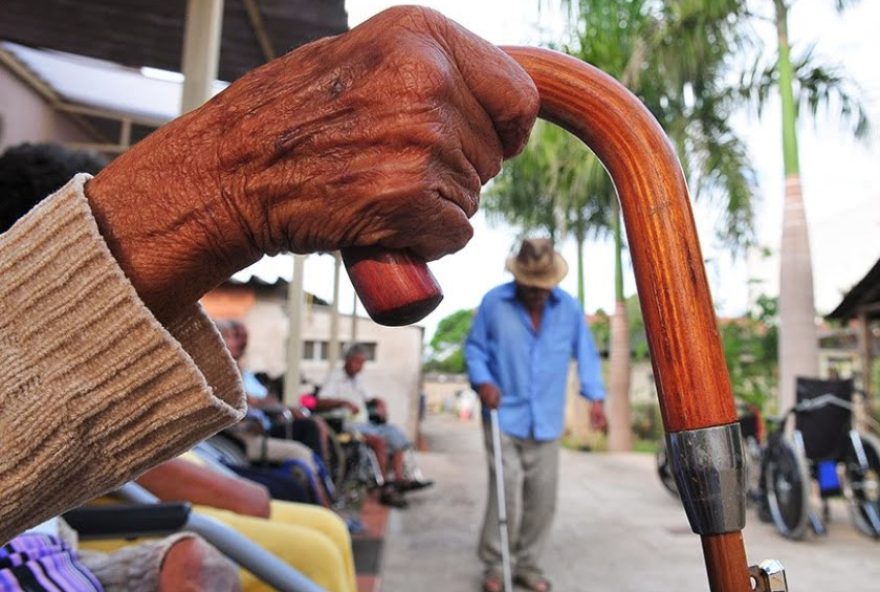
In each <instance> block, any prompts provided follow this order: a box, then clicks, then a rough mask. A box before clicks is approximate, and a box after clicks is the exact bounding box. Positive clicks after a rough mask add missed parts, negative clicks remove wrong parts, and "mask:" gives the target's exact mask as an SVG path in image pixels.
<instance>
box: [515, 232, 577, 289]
mask: <svg viewBox="0 0 880 592" xmlns="http://www.w3.org/2000/svg"><path fill="white" fill-rule="evenodd" d="M505 267H506V268H507V270H508V271H509V272H511V273H512V274H513V277H514V278H516V281H517V283H518V284H522V285H523V286H533V287H535V288H544V289H545V290H550V289H552V288H555V287H556V285H557V284H559V282H561V281H562V278H564V277H565V276H566V274H568V263H566V261H565V259H564V258H563V257H562V255H560V254H559V253H558V252H557V251H555V250H553V243H551V242H550V240H549V239H546V238H527V239H524V240H523V242H522V246H521V247H520V248H519V253H517V254H516V256H515V257H508V258H507V265H506V266H505Z"/></svg>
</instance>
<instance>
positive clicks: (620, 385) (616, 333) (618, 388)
mask: <svg viewBox="0 0 880 592" xmlns="http://www.w3.org/2000/svg"><path fill="white" fill-rule="evenodd" d="M612 215H613V216H614V299H615V305H614V315H613V316H612V317H611V346H610V349H611V353H610V362H609V365H610V368H609V377H608V391H609V393H610V397H611V405H610V409H609V416H608V449H609V450H610V451H612V452H626V451H629V450H632V420H631V412H630V401H629V375H630V352H629V323H628V322H627V318H626V300H625V299H624V297H623V235H622V232H621V228H620V226H621V224H620V205H619V204H618V202H617V200H614V201H613V202H612Z"/></svg>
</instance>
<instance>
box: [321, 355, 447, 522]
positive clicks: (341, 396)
mask: <svg viewBox="0 0 880 592" xmlns="http://www.w3.org/2000/svg"><path fill="white" fill-rule="evenodd" d="M366 361H367V356H366V352H365V351H364V348H363V347H362V346H360V345H352V346H351V347H349V348H348V350H346V352H345V362H344V364H343V365H342V367H341V368H336V369H335V370H333V371H332V372H331V373H330V375H329V376H328V377H327V380H326V381H325V382H324V384H323V385H322V386H321V389H320V391H319V397H318V400H317V403H316V409H317V410H318V411H325V412H326V411H331V410H337V409H338V410H345V411H348V412H349V413H350V420H349V421H348V422H346V424H345V428H346V429H349V430H352V431H354V432H357V433H359V434H362V435H363V436H364V438H365V439H366V442H367V444H368V445H369V446H370V448H372V449H373V451H374V452H375V453H376V457H377V459H378V460H379V467H380V468H381V470H382V473H383V475H386V476H388V467H387V465H388V458H390V459H391V463H392V466H393V468H394V476H395V478H396V480H394V481H389V482H388V483H386V484H385V485H384V486H383V489H382V493H381V495H380V501H382V503H384V504H387V505H391V506H396V507H406V500H404V499H403V493H404V492H406V491H413V490H416V489H422V488H424V487H428V486H430V485H432V484H433V481H429V480H420V479H412V478H410V477H409V476H408V475H407V474H406V470H405V467H404V453H405V452H406V451H407V449H409V448H411V447H412V444H411V443H410V441H409V438H407V437H406V434H404V433H403V431H402V430H401V429H400V428H399V427H397V426H396V425H393V424H390V423H388V410H387V407H386V405H385V402H384V401H383V400H381V399H378V398H372V397H370V396H368V395H367V392H366V389H365V388H364V386H363V384H362V383H361V380H360V377H359V376H358V375H359V374H360V373H361V370H363V368H364V363H365V362H366ZM371 415H372V416H373V419H372V420H371V419H370V416H371Z"/></svg>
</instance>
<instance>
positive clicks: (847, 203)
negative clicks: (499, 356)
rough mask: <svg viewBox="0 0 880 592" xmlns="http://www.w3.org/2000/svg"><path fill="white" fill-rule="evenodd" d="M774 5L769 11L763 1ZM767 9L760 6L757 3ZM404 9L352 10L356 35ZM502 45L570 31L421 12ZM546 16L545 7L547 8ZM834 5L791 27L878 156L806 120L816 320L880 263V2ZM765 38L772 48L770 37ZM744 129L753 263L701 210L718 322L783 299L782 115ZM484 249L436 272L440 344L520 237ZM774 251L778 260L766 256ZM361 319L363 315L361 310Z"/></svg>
mask: <svg viewBox="0 0 880 592" xmlns="http://www.w3.org/2000/svg"><path fill="white" fill-rule="evenodd" d="M761 2H764V3H765V4H769V1H768V0H761ZM758 3H760V2H758ZM394 4H396V3H394V2H384V1H380V0H348V2H347V3H346V7H347V10H348V13H349V23H350V25H351V26H352V27H354V26H355V25H357V24H358V23H360V22H362V21H364V20H366V19H367V18H369V17H370V16H372V15H373V14H376V13H377V12H380V11H381V10H383V9H384V8H387V7H389V6H392V5H394ZM421 4H423V5H425V6H430V7H432V8H436V9H437V10H439V11H441V12H443V13H444V14H445V15H447V16H448V17H450V18H452V19H454V20H456V21H458V22H459V23H461V24H462V25H464V26H465V27H467V28H469V29H470V30H472V31H474V32H475V33H477V34H479V35H481V36H482V37H484V38H486V39H488V40H489V41H492V42H493V43H496V44H528V45H536V44H538V43H539V42H540V41H541V40H546V39H548V36H553V35H557V34H558V32H559V31H561V24H560V23H561V20H560V18H559V15H558V14H555V13H554V12H553V11H550V10H544V12H542V13H540V14H539V13H538V11H537V5H538V2H537V1H536V0H480V1H479V2H475V1H473V0H431V1H427V2H421ZM544 4H545V5H546V4H547V2H544ZM831 5H832V2H831V1H830V0H797V1H796V2H795V6H794V8H793V10H792V13H791V16H790V22H789V29H790V35H791V38H792V43H793V47H794V50H793V53H794V55H795V56H797V55H799V53H800V50H803V49H804V48H806V47H807V46H808V45H809V44H810V43H815V44H816V52H817V54H818V55H819V56H820V57H822V58H823V59H825V60H827V61H829V62H836V63H841V64H843V65H844V66H845V68H846V70H847V71H848V72H849V73H850V74H851V75H852V77H853V78H854V79H855V80H857V81H858V82H859V84H860V86H861V88H862V90H863V96H864V97H865V98H866V102H867V104H868V107H869V113H870V114H871V116H872V118H873V121H874V124H875V128H876V129H875V133H874V134H873V142H872V143H871V144H869V145H865V144H863V143H858V142H856V141H855V140H852V139H851V138H849V137H848V136H847V135H846V133H845V132H844V131H843V130H842V127H841V125H840V123H839V122H838V121H837V119H836V117H833V116H827V117H826V116H822V117H820V118H819V120H818V123H817V124H816V125H813V124H812V123H811V122H809V120H808V119H807V118H804V119H803V120H802V121H801V122H800V123H799V129H798V133H799V138H798V139H799V144H800V160H801V173H802V181H803V191H804V200H805V205H806V212H807V219H808V224H809V227H810V241H811V249H812V256H813V273H814V285H815V301H816V307H817V310H818V312H819V313H820V314H821V313H827V312H829V311H830V310H832V309H833V308H834V307H835V306H836V305H837V304H838V303H839V301H840V298H841V295H842V294H843V293H844V292H845V291H846V290H848V289H849V288H850V287H852V285H854V284H855V283H856V282H857V281H858V280H859V279H861V277H862V276H864V274H865V273H867V271H868V270H869V269H870V267H871V266H872V265H873V264H874V262H875V261H876V260H877V259H878V257H880V133H878V131H877V130H880V69H878V68H877V65H876V58H877V56H880V36H878V35H877V33H876V25H877V23H880V2H877V1H876V0H866V1H864V2H862V3H860V4H859V5H856V6H855V7H854V8H852V9H850V10H849V11H847V12H846V13H844V15H842V16H838V15H837V14H836V13H835V12H834V11H833V10H832V9H831V8H830V7H831ZM759 27H760V28H759V29H758V31H759V32H760V33H761V34H762V36H764V37H765V38H766V39H767V40H768V42H770V43H772V39H773V31H772V29H771V28H770V26H769V25H767V26H759ZM733 122H734V125H735V126H736V128H737V129H738V130H739V132H740V133H741V134H742V136H743V137H744V138H745V140H746V144H747V146H748V149H749V152H750V156H751V158H752V162H753V165H754V166H755V168H756V170H757V173H758V188H757V195H756V198H757V203H758V205H757V208H756V212H757V215H756V227H757V236H758V243H759V245H760V246H761V247H762V249H755V250H754V251H753V252H752V253H750V254H749V255H748V256H743V257H739V258H737V259H736V260H734V259H732V258H731V257H730V255H729V254H728V253H727V252H726V251H725V250H724V249H723V248H720V247H719V245H717V244H716V241H715V239H714V236H715V230H714V220H713V217H712V215H711V210H710V208H709V207H708V206H707V205H705V204H702V203H700V202H697V203H696V204H695V207H694V211H695V217H696V219H697V226H698V232H699V235H700V240H701V244H702V248H703V255H704V259H705V261H706V268H707V273H708V277H709V283H710V286H711V289H712V293H713V297H714V299H715V302H716V307H717V310H718V313H719V314H720V315H722V316H736V315H740V314H743V313H744V312H745V311H746V310H747V308H748V306H749V303H750V302H753V300H754V298H755V297H756V296H757V295H758V294H761V293H765V294H768V295H776V294H778V279H777V277H778V273H779V271H778V264H779V260H778V257H777V255H776V253H777V251H778V247H779V241H780V236H781V220H782V196H783V178H782V177H783V174H782V147H781V133H780V128H781V123H780V117H779V104H778V102H777V101H774V100H771V101H770V102H769V103H768V105H767V107H766V108H765V110H764V113H763V114H762V116H761V118H760V119H758V118H757V116H756V115H755V114H754V113H747V112H743V113H740V114H737V115H736V117H735V118H734V120H733ZM473 225H474V229H475V232H474V238H473V239H472V240H471V242H470V243H469V244H468V245H467V246H466V247H465V248H464V249H463V250H462V251H460V252H459V253H456V254H453V255H450V256H447V257H445V258H443V259H441V260H439V261H436V262H434V263H432V264H431V269H432V271H433V272H434V274H435V276H436V277H437V279H438V281H439V282H440V285H441V286H442V287H443V288H444V292H445V298H444V301H443V302H442V303H441V304H440V306H439V307H438V308H437V310H436V311H435V312H433V313H432V314H431V315H429V316H428V317H427V318H426V319H425V320H424V321H422V322H421V323H420V324H422V325H423V326H425V327H426V329H427V333H428V335H429V336H430V335H431V334H432V333H433V331H434V329H435V327H436V325H437V323H438V322H439V321H440V319H442V318H443V317H445V316H447V315H449V314H451V313H453V312H455V311H456V310H459V309H462V308H474V307H476V306H477V305H478V304H479V302H480V299H481V298H482V296H483V294H485V292H487V291H488V290H489V289H491V288H492V287H494V286H495V285H498V284H500V283H503V282H506V281H509V280H510V279H511V276H510V275H509V274H508V273H506V272H505V271H504V261H505V258H506V257H507V256H509V255H510V254H511V249H512V248H513V247H514V246H515V244H514V243H515V237H516V231H515V230H514V229H512V228H509V227H505V226H503V225H501V226H498V225H496V226H492V225H489V224H487V222H486V220H485V219H484V218H483V216H482V214H481V213H478V214H477V215H476V216H475V218H474V219H473ZM558 248H559V249H560V251H561V252H562V253H563V255H564V256H565V257H566V259H567V260H568V261H569V264H570V268H571V270H572V272H571V273H569V276H568V277H567V278H566V279H565V280H563V282H562V284H561V286H562V287H563V288H564V289H566V290H568V291H569V292H571V293H573V294H574V293H577V285H576V277H575V276H576V274H575V273H574V269H575V262H576V249H575V246H574V244H573V242H569V243H565V244H562V245H558ZM764 249H766V250H769V252H770V255H769V256H763V255H761V254H760V253H759V251H761V250H764ZM585 258H586V276H587V277H586V302H585V308H586V310H587V311H588V312H594V311H595V310H596V309H599V308H602V309H605V310H606V311H609V310H612V309H613V303H614V287H613V286H614V284H613V277H614V270H613V250H612V246H611V243H610V241H598V242H589V243H588V244H587V245H586V248H585ZM291 269H292V264H291V262H290V259H289V257H277V258H274V259H265V260H263V261H261V262H259V263H258V264H256V265H255V266H253V267H252V268H249V269H248V270H246V271H245V272H243V274H241V275H240V277H242V276H247V275H249V274H251V273H257V274H258V275H260V276H262V277H264V278H267V279H273V278H274V277H277V276H279V275H280V276H282V277H285V278H287V279H289V278H290V277H291ZM332 270H333V263H332V258H331V257H329V256H326V255H323V256H320V255H312V256H310V257H308V259H307V261H306V273H305V287H306V290H308V291H310V292H313V293H315V294H317V295H318V296H320V297H322V298H324V299H327V300H331V299H332ZM624 285H625V290H626V293H627V295H629V294H632V293H634V292H635V282H634V280H633V277H632V273H631V271H630V272H628V273H627V275H626V277H625V284H624ZM340 302H341V305H340V309H341V310H342V311H343V312H346V313H349V312H351V310H352V305H353V302H354V291H353V289H352V288H351V285H350V284H349V283H348V281H347V279H343V283H342V286H341V295H340ZM359 311H360V312H361V314H362V309H360V308H359Z"/></svg>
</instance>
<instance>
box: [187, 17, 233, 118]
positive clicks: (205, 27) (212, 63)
mask: <svg viewBox="0 0 880 592" xmlns="http://www.w3.org/2000/svg"><path fill="white" fill-rule="evenodd" d="M222 28H223V0H187V4H186V26H185V29H184V34H183V63H182V64H181V70H182V71H183V76H184V81H183V96H182V97H181V100H180V112H181V113H187V112H189V111H192V110H193V109H195V108H196V107H199V106H200V105H202V103H204V102H205V101H207V100H208V99H210V98H211V93H212V92H213V85H214V81H215V80H216V79H217V65H218V64H219V62H220V31H221V30H222Z"/></svg>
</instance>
